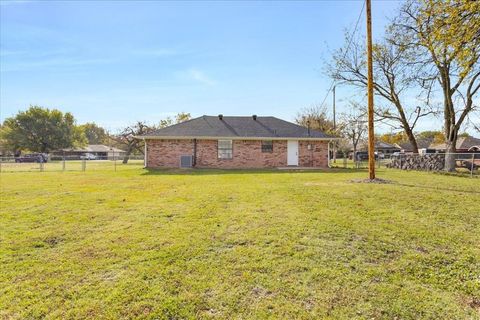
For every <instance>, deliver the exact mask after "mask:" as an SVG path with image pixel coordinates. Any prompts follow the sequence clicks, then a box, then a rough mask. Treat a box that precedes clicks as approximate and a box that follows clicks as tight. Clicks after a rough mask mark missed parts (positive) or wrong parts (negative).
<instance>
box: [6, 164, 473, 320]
mask: <svg viewBox="0 0 480 320" xmlns="http://www.w3.org/2000/svg"><path fill="white" fill-rule="evenodd" d="M110 169H111V168H110V167H109V168H108V169H105V170H101V169H98V170H95V171H88V170H87V172H42V173H40V172H22V173H20V172H13V173H8V172H7V173H5V172H2V174H1V175H0V179H1V215H0V266H1V267H0V268H1V272H0V318H5V319H40V318H47V319H59V318H62V319H70V318H76V319H85V318H90V319H91V318H102V319H120V318H146V319H157V318H158V319H198V318H200V319H210V318H211V319H264V318H271V319H319V318H320V319H322V318H325V319H479V318H480V206H479V203H480V202H479V199H480V180H479V179H469V178H461V177H453V176H443V175H437V174H428V173H420V172H400V171H395V170H390V171H386V170H383V169H382V170H380V172H379V176H380V177H381V178H384V179H390V180H392V181H393V182H394V183H393V184H365V183H352V182H350V180H351V179H358V178H363V177H365V176H366V173H365V171H355V170H337V171H325V172H322V171H315V172H313V171H312V172H287V171H214V170H200V171H194V172H191V171H156V172H155V171H153V172H148V171H146V170H144V169H142V168H141V166H140V165H130V166H119V168H118V170H117V172H114V171H113V170H110Z"/></svg>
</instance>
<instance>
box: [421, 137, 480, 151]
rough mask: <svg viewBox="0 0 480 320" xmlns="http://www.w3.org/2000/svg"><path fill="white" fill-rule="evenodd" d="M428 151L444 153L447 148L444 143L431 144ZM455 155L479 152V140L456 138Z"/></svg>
mask: <svg viewBox="0 0 480 320" xmlns="http://www.w3.org/2000/svg"><path fill="white" fill-rule="evenodd" d="M430 149H435V151H436V152H445V151H446V149H447V146H446V145H445V143H440V144H433V145H431V146H430ZM456 149H457V153H462V152H469V151H476V150H480V139H479V138H474V137H458V138H457V145H456Z"/></svg>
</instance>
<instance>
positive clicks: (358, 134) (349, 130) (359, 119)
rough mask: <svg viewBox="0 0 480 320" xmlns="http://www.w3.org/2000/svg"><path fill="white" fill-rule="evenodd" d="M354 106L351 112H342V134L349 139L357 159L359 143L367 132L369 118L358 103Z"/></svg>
mask: <svg viewBox="0 0 480 320" xmlns="http://www.w3.org/2000/svg"><path fill="white" fill-rule="evenodd" d="M352 106H353V108H352V110H353V111H352V112H351V113H345V114H342V116H341V118H340V128H341V133H342V135H343V136H344V137H345V138H346V139H347V140H348V142H349V145H351V146H352V149H353V159H354V160H355V154H356V153H357V148H358V144H359V143H360V142H361V141H362V140H363V138H364V137H365V134H366V133H367V120H366V119H365V116H366V114H365V112H362V111H360V110H359V109H358V105H357V104H353V105H352ZM355 110H356V111H355Z"/></svg>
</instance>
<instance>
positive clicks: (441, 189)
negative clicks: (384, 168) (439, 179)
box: [394, 182, 480, 194]
mask: <svg viewBox="0 0 480 320" xmlns="http://www.w3.org/2000/svg"><path fill="white" fill-rule="evenodd" d="M394 184H395V185H397V186H402V187H410V188H420V189H426V190H435V191H439V190H440V191H450V192H462V193H473V194H480V190H479V191H477V190H461V189H454V188H444V187H437V186H425V185H418V184H408V183H398V182H397V183H394Z"/></svg>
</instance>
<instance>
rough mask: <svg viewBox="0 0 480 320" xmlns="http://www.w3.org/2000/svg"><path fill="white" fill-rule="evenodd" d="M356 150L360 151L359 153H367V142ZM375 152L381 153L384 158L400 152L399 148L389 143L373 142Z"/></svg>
mask: <svg viewBox="0 0 480 320" xmlns="http://www.w3.org/2000/svg"><path fill="white" fill-rule="evenodd" d="M357 149H358V150H357V151H360V152H367V151H368V143H367V142H364V143H361V144H360V145H359V146H358V148H357ZM352 151H353V149H352ZM375 152H378V153H383V154H384V155H385V156H390V155H391V154H393V153H394V152H400V148H399V147H398V146H397V145H394V144H391V143H387V142H383V141H375Z"/></svg>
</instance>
